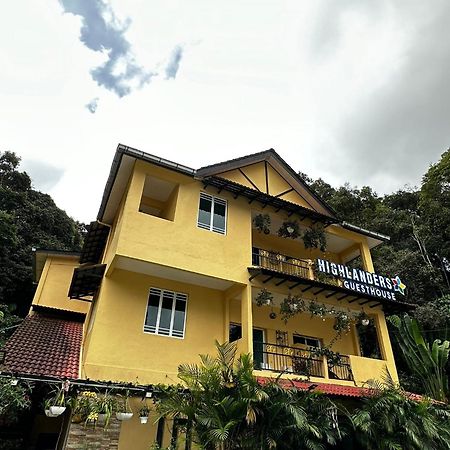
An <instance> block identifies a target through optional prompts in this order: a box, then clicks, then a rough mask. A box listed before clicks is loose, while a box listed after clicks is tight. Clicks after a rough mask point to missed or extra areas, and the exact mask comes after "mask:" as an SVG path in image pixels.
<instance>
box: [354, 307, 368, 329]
mask: <svg viewBox="0 0 450 450" xmlns="http://www.w3.org/2000/svg"><path fill="white" fill-rule="evenodd" d="M356 320H357V321H358V322H359V323H360V324H361V325H363V326H364V327H367V326H368V325H369V324H370V317H369V316H368V315H367V314H366V312H365V311H361V312H360V313H359V314H358V315H357V316H356Z"/></svg>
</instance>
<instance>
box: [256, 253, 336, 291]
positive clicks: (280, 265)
mask: <svg viewBox="0 0 450 450" xmlns="http://www.w3.org/2000/svg"><path fill="white" fill-rule="evenodd" d="M252 264H253V265H254V266H258V267H261V268H263V269H269V270H273V271H275V272H280V273H283V274H286V275H294V276H296V277H301V278H305V279H307V280H315V281H321V282H323V283H327V284H330V285H333V286H341V285H342V282H341V281H340V280H338V279H337V278H334V277H332V276H328V275H325V274H317V273H315V271H314V261H313V260H311V259H300V258H295V257H292V256H287V255H283V254H282V253H278V252H274V251H271V250H265V249H262V248H257V247H253V251H252Z"/></svg>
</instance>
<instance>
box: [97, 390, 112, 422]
mask: <svg viewBox="0 0 450 450" xmlns="http://www.w3.org/2000/svg"><path fill="white" fill-rule="evenodd" d="M96 400H97V401H96V405H95V410H96V412H97V414H98V418H97V422H98V423H99V424H100V425H104V426H105V428H106V427H107V426H108V424H109V421H110V420H111V417H112V415H113V414H114V412H115V411H116V409H117V408H116V399H115V398H114V397H113V396H111V395H109V393H108V392H105V393H104V394H102V395H99V396H97V399H96Z"/></svg>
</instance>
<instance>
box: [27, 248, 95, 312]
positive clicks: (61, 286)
mask: <svg viewBox="0 0 450 450" xmlns="http://www.w3.org/2000/svg"><path fill="white" fill-rule="evenodd" d="M78 265H79V264H78V258H77V257H68V256H58V255H49V256H48V257H47V259H46V261H45V265H44V269H43V271H42V275H41V278H40V279H39V283H38V286H37V289H36V292H35V294H34V298H33V303H32V304H33V305H39V306H47V307H49V308H56V309H64V310H66V311H74V312H81V313H84V314H86V313H87V312H88V311H89V307H90V304H89V303H87V302H83V301H81V300H71V299H70V298H69V297H68V296H67V294H68V291H69V286H70V282H71V280H72V275H73V270H74V268H75V267H78Z"/></svg>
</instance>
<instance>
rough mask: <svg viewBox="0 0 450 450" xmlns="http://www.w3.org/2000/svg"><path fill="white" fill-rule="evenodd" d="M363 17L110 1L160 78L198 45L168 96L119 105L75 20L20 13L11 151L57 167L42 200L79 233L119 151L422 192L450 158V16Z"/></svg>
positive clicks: (318, 10)
mask: <svg viewBox="0 0 450 450" xmlns="http://www.w3.org/2000/svg"><path fill="white" fill-rule="evenodd" d="M356 3H357V6H355V1H353V2H352V1H347V2H345V4H344V5H343V6H341V2H336V3H335V5H339V7H337V8H334V13H333V8H331V7H330V8H328V6H329V5H330V2H328V1H327V2H325V1H317V2H298V1H295V0H292V1H285V2H273V1H272V0H270V1H269V0H266V1H260V0H259V1H256V0H255V1H238V0H230V1H229V2H222V1H218V0H217V1H216V0H211V1H208V2H205V1H200V0H197V1H195V0H192V1H190V2H186V1H181V0H178V1H176V0H159V1H154V2H142V1H140V0H127V1H123V0H121V1H117V0H115V1H113V2H112V3H111V8H112V10H113V11H114V12H115V14H116V15H117V17H121V18H126V17H129V18H130V19H131V24H130V26H129V27H128V28H127V29H126V31H125V32H124V35H123V36H124V39H126V40H127V42H132V43H133V54H134V56H135V59H136V61H139V65H142V66H143V67H146V68H152V70H154V71H158V72H160V73H163V74H164V72H165V67H166V62H167V56H168V55H169V54H170V53H171V51H172V50H173V49H174V47H175V46H176V45H178V44H179V43H180V42H183V43H187V44H186V45H188V47H189V51H188V52H186V54H185V55H184V56H183V59H182V63H181V64H182V66H181V67H182V70H179V71H178V73H177V76H176V79H175V80H172V81H173V82H166V81H164V79H163V76H161V77H155V78H154V79H153V80H152V83H151V84H150V85H147V86H145V87H144V88H143V89H141V90H139V91H136V92H132V93H131V94H130V95H127V96H125V97H122V98H118V97H117V96H116V95H114V94H113V93H112V92H109V91H107V90H104V89H102V88H101V87H98V86H97V85H96V83H95V82H94V81H93V80H92V79H91V76H90V70H91V69H92V67H97V66H99V65H102V64H104V63H105V61H106V60H107V59H106V58H107V57H106V55H105V54H103V53H101V52H93V51H91V50H89V49H88V48H87V47H86V46H85V45H83V43H82V42H80V41H79V39H78V35H79V32H80V26H81V20H80V18H79V17H75V16H73V15H68V14H63V13H62V8H61V7H60V5H59V3H58V1H57V0H53V1H52V0H50V1H49V0H35V1H33V2H31V1H25V0H17V1H16V2H12V3H10V4H9V5H8V15H2V17H0V26H1V28H0V29H1V30H2V33H4V34H5V36H8V39H6V38H3V39H2V40H1V41H0V42H1V44H0V58H1V60H2V71H1V72H0V80H1V83H0V102H1V104H2V108H1V109H0V133H1V136H2V148H3V149H8V150H12V151H15V152H17V153H18V154H19V155H20V156H22V157H23V160H24V163H25V162H26V161H27V160H39V161H42V163H43V164H49V165H51V166H55V167H58V168H60V169H61V170H62V171H63V174H62V176H61V178H60V179H59V181H58V180H56V184H54V185H53V186H52V187H50V185H49V186H48V187H46V189H49V193H50V194H51V195H52V196H53V197H54V198H55V201H56V202H57V204H58V205H59V206H60V207H62V208H64V209H66V210H67V211H68V213H69V214H71V215H73V216H74V217H76V218H77V219H80V220H84V221H90V220H92V219H94V218H95V216H96V213H97V210H98V207H99V204H100V200H101V194H102V191H103V187H104V184H105V182H106V179H107V175H108V172H109V168H110V165H111V161H112V157H113V154H114V151H115V148H116V146H117V144H118V143H119V142H121V143H124V144H127V145H130V146H134V147H137V148H139V149H141V150H144V151H147V152H150V153H153V154H156V155H161V156H164V157H166V158H169V159H173V160H175V161H178V162H180V163H183V164H187V165H190V166H192V167H199V166H202V165H204V164H207V163H214V162H217V160H218V159H228V158H232V157H236V156H240V155H243V154H247V153H251V152H255V151H260V150H263V149H267V148H270V147H273V148H275V149H276V150H277V151H278V152H279V153H280V154H281V155H282V156H283V158H284V159H285V160H286V161H287V162H288V163H290V164H291V165H292V166H293V168H294V169H297V170H301V171H303V172H306V173H308V174H310V175H311V176H313V177H318V176H321V177H323V178H324V179H326V180H328V181H330V182H332V183H335V184H341V183H344V182H345V181H349V182H350V183H351V184H362V183H364V184H371V185H373V187H374V188H375V189H376V190H377V191H379V192H385V191H390V190H393V189H396V188H399V187H401V186H402V185H403V184H404V183H406V182H409V183H410V184H412V185H414V184H417V183H418V182H419V180H420V175H421V174H422V173H423V172H424V171H425V170H426V169H427V167H428V164H429V163H430V162H432V161H435V160H437V158H438V157H439V155H440V153H442V151H443V150H444V149H445V148H447V147H448V137H449V135H448V134H449V131H448V130H449V128H448V126H445V124H448V118H449V111H448V105H449V104H450V102H449V101H448V100H449V98H448V95H449V90H448V88H446V87H445V86H444V85H443V83H442V79H443V78H442V77H443V76H445V75H446V72H445V67H447V68H448V66H445V61H449V60H450V59H449V57H448V56H449V55H448V52H449V51H450V49H449V46H448V45H447V44H446V36H445V33H444V32H445V29H446V28H445V26H444V27H443V26H442V24H441V23H440V20H441V19H440V17H442V20H444V18H445V17H446V16H447V17H448V14H447V12H448V10H447V9H446V6H445V5H446V2H442V1H436V2H434V3H433V5H432V7H431V5H430V4H428V3H423V5H424V6H420V4H419V2H411V3H410V2H407V3H398V2H397V3H395V7H394V3H391V2H388V1H384V2H380V3H379V6H378V5H377V7H376V8H375V7H373V6H370V5H369V2H366V3H364V2H359V1H358V2H356ZM370 4H372V3H370ZM409 4H411V6H408V5H409ZM37 18H39V19H38V20H37ZM442 33H444V36H442ZM194 44H195V45H194ZM447 72H448V70H447ZM439 74H440V75H439ZM97 98H98V99H99V100H98V102H99V104H100V106H101V107H99V108H98V109H97V110H96V113H95V114H91V113H90V112H89V111H88V109H86V108H85V105H86V104H87V103H88V102H90V101H91V99H97ZM419 110H420V111H421V113H420V114H418V111H419ZM411 143H417V145H412V146H411ZM407 148H411V152H406V151H405V149H407ZM375 156H376V157H379V158H380V161H378V160H376V159H375Z"/></svg>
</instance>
